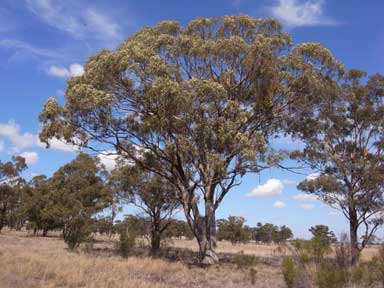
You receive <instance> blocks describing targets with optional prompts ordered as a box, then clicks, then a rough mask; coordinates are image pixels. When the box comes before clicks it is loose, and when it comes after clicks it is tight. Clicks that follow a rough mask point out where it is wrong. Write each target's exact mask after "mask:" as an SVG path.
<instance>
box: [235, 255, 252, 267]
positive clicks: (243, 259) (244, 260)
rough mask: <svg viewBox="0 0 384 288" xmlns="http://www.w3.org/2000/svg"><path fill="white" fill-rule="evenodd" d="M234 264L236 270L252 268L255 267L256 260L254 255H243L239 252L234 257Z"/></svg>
mask: <svg viewBox="0 0 384 288" xmlns="http://www.w3.org/2000/svg"><path fill="white" fill-rule="evenodd" d="M234 263H235V264H236V265H237V267H238V268H252V267H254V266H256V265H257V258H256V256H255V255H248V254H244V252H243V251H241V252H239V253H238V254H236V255H235V257H234Z"/></svg>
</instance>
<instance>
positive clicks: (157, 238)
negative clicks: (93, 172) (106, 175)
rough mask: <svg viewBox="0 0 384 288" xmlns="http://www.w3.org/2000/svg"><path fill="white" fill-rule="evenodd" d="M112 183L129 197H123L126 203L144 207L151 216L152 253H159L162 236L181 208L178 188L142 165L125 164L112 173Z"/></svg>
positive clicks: (146, 213)
mask: <svg viewBox="0 0 384 288" xmlns="http://www.w3.org/2000/svg"><path fill="white" fill-rule="evenodd" d="M110 182H111V183H113V186H114V187H116V188H117V189H120V191H121V194H124V195H125V197H124V196H123V197H122V198H125V202H128V203H132V204H133V205H135V206H136V207H138V208H140V209H141V210H142V211H143V212H144V214H145V215H146V216H147V217H148V220H149V227H150V228H149V234H150V239H151V250H152V252H154V253H155V252H157V251H158V249H159V248H160V243H161V237H162V234H163V232H164V231H165V229H167V227H168V226H169V224H170V222H169V220H170V219H171V217H172V215H173V213H174V212H175V211H176V208H177V207H179V206H180V204H179V202H178V201H177V200H176V198H175V187H174V186H173V185H172V184H171V183H169V182H168V181H167V180H166V179H164V178H162V177H159V176H158V175H156V174H154V173H152V172H148V171H146V170H143V169H141V168H140V167H138V166H130V165H125V166H124V163H123V162H122V163H120V165H118V167H117V168H116V169H115V170H114V171H113V172H112V173H111V176H110ZM116 183H117V184H116Z"/></svg>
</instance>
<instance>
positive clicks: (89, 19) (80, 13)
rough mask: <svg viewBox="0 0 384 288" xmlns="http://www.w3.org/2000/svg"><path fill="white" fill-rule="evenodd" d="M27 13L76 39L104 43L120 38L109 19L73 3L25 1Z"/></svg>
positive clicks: (52, 0)
mask: <svg viewBox="0 0 384 288" xmlns="http://www.w3.org/2000/svg"><path fill="white" fill-rule="evenodd" d="M26 5H27V8H28V9H29V11H31V12H32V13H34V14H35V15H36V16H37V17H39V18H40V19H41V20H42V21H43V22H45V23H46V24H48V25H50V26H51V27H54V28H56V29H58V30H61V31H63V32H66V33H68V34H69V35H71V36H72V37H74V38H77V39H97V40H104V41H105V42H109V41H116V40H119V39H120V38H121V28H120V26H119V25H118V24H117V23H116V22H115V21H113V20H112V19H111V18H110V17H108V16H107V15H105V14H104V13H102V12H100V11H96V10H95V9H93V8H85V9H84V7H80V6H79V3H78V2H74V1H54V0H26Z"/></svg>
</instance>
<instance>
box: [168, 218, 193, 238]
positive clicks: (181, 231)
mask: <svg viewBox="0 0 384 288" xmlns="http://www.w3.org/2000/svg"><path fill="white" fill-rule="evenodd" d="M169 222H170V223H169V226H168V228H167V230H166V231H165V232H164V233H165V237H167V238H185V239H189V240H190V239H193V238H194V235H193V232H192V230H191V228H190V227H189V225H188V223H187V222H185V221H183V220H177V219H171V220H169Z"/></svg>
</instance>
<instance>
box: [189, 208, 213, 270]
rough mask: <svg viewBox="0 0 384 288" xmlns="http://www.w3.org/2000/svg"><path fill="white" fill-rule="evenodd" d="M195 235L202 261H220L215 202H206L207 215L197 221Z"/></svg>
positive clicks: (206, 263)
mask: <svg viewBox="0 0 384 288" xmlns="http://www.w3.org/2000/svg"><path fill="white" fill-rule="evenodd" d="M194 224H195V235H196V238H197V242H198V244H199V256H200V257H199V258H200V263H201V264H204V265H212V264H216V263H218V262H219V257H218V256H217V253H216V251H215V249H216V218H215V211H214V209H213V204H212V203H211V202H209V201H206V203H205V216H203V217H201V216H200V217H199V218H198V219H197V221H195V223H194Z"/></svg>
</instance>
